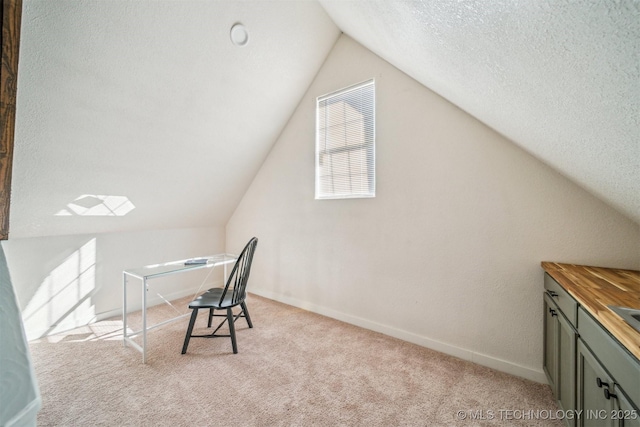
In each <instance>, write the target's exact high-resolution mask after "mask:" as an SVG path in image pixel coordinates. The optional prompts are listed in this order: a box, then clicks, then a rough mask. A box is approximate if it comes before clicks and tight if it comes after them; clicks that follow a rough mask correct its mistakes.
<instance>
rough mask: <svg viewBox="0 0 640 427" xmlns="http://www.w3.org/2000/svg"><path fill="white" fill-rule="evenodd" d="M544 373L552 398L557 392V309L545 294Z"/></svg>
mask: <svg viewBox="0 0 640 427" xmlns="http://www.w3.org/2000/svg"><path fill="white" fill-rule="evenodd" d="M544 313H545V314H544V363H543V367H544V372H545V373H546V374H547V379H548V380H549V385H550V386H551V391H552V392H553V395H554V396H557V395H558V392H557V378H558V370H557V360H558V355H557V354H558V352H557V342H558V321H557V320H556V318H557V316H558V308H557V307H556V305H555V303H554V302H553V301H551V298H549V296H548V295H547V294H545V295H544Z"/></svg>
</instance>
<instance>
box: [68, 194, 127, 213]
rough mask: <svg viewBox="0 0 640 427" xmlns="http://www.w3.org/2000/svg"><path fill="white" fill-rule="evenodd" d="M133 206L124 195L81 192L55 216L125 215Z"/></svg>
mask: <svg viewBox="0 0 640 427" xmlns="http://www.w3.org/2000/svg"><path fill="white" fill-rule="evenodd" d="M135 208H136V207H135V206H134V205H133V203H131V201H130V200H129V198H128V197H126V196H100V195H92V194H83V195H82V196H80V197H78V198H77V199H75V200H74V201H73V202H71V203H69V204H68V205H67V208H66V209H62V210H60V211H58V212H56V214H55V216H73V215H80V216H125V215H126V214H128V213H129V212H131V211H132V210H134V209H135Z"/></svg>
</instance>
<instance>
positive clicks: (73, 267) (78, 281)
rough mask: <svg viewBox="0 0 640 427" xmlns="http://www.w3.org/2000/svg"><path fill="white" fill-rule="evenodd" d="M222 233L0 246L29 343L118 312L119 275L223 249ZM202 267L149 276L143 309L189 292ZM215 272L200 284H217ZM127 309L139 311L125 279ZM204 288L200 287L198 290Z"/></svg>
mask: <svg viewBox="0 0 640 427" xmlns="http://www.w3.org/2000/svg"><path fill="white" fill-rule="evenodd" d="M224 241H225V236H224V229H223V228H222V227H212V228H190V229H177V230H158V231H140V232H126V233H105V234H83V235H69V236H55V237H35V238H25V239H10V240H7V241H3V242H2V247H3V249H4V252H5V254H6V258H7V263H8V267H9V272H10V274H11V277H12V279H13V284H14V287H15V290H16V296H17V299H18V301H19V304H20V309H21V311H22V316H23V320H24V324H25V331H26V334H27V337H28V338H29V339H33V338H37V337H40V336H43V335H46V334H50V333H54V332H59V331H63V330H67V329H70V328H74V327H76V326H80V325H86V324H88V323H90V322H92V321H95V320H102V319H105V318H108V317H111V316H119V315H121V313H122V271H123V270H125V269H128V268H135V267H141V266H144V265H149V264H156V263H163V262H168V261H175V260H180V259H186V258H190V257H198V256H205V255H212V254H215V253H220V252H224ZM209 271H210V270H209V269H203V270H200V271H199V272H197V273H196V272H194V273H189V274H180V275H175V276H168V277H167V278H163V279H154V281H153V287H152V291H153V292H150V293H149V296H148V298H149V304H150V305H154V304H157V303H159V302H161V301H162V300H161V299H160V297H159V296H158V295H157V293H160V294H161V295H162V296H163V297H165V298H166V299H169V300H171V299H174V298H178V297H182V296H186V295H190V294H193V293H194V292H195V291H196V290H197V288H198V287H199V286H200V285H201V284H202V283H203V280H205V277H206V273H208V272H209ZM220 271H222V270H219V271H217V272H215V273H214V274H212V275H210V276H209V277H208V278H206V283H205V284H204V285H203V287H204V286H209V285H215V284H218V281H219V280H221V276H220V274H219V273H220ZM130 283H131V286H130V292H128V304H130V305H129V306H128V308H129V310H128V311H132V310H136V309H139V308H140V306H141V305H140V304H141V303H140V302H141V292H140V290H141V286H140V282H139V281H131V282H130ZM205 289H206V288H205Z"/></svg>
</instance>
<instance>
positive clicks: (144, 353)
mask: <svg viewBox="0 0 640 427" xmlns="http://www.w3.org/2000/svg"><path fill="white" fill-rule="evenodd" d="M142 363H147V278H146V277H145V278H143V279H142Z"/></svg>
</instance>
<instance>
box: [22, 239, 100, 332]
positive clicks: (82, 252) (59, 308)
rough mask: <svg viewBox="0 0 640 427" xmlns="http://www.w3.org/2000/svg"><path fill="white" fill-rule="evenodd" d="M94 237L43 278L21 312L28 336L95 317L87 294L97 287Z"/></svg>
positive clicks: (64, 328) (89, 294)
mask: <svg viewBox="0 0 640 427" xmlns="http://www.w3.org/2000/svg"><path fill="white" fill-rule="evenodd" d="M95 273H96V239H95V238H94V239H91V240H89V241H88V242H87V243H85V244H84V245H83V246H82V247H80V248H79V249H78V250H76V251H75V252H74V253H72V254H71V255H69V257H67V258H66V259H65V260H64V261H63V262H62V263H61V264H60V265H59V266H57V267H56V268H54V269H53V270H52V271H51V273H50V274H49V275H48V276H47V277H46V278H45V279H44V280H43V281H42V284H41V285H40V287H39V288H38V290H37V291H36V293H35V294H34V296H33V298H31V301H29V303H28V304H27V307H26V308H25V309H24V310H23V312H22V318H23V321H24V326H25V331H26V334H27V338H28V339H33V338H38V337H42V336H44V335H48V334H51V333H55V332H59V331H63V330H66V329H69V328H72V327H76V326H78V325H84V324H86V323H88V322H89V321H91V320H93V319H95V308H94V306H93V304H92V303H91V299H90V298H89V297H90V296H91V294H92V293H93V291H94V289H95V287H96V281H95Z"/></svg>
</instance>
